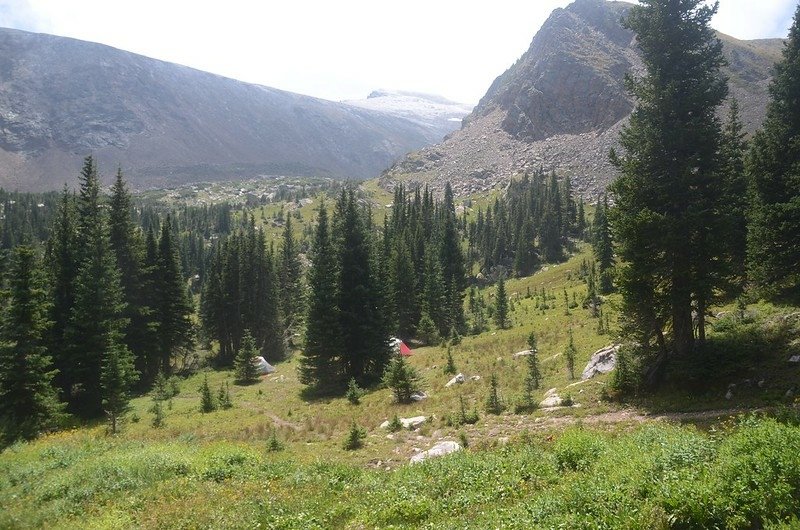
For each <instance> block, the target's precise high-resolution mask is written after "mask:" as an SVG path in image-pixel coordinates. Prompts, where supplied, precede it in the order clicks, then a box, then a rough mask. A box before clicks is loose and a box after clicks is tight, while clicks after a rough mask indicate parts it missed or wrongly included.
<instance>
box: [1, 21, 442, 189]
mask: <svg viewBox="0 0 800 530" xmlns="http://www.w3.org/2000/svg"><path fill="white" fill-rule="evenodd" d="M442 135H443V134H442V133H441V132H440V131H439V130H438V129H437V128H436V127H432V126H430V125H429V124H426V123H424V121H420V120H416V121H415V120H412V119H409V117H408V116H400V115H397V114H391V113H387V112H379V111H376V110H374V109H369V108H359V107H356V106H352V105H346V104H343V103H334V102H331V101H325V100H321V99H316V98H311V97H307V96H301V95H299V94H293V93H290V92H284V91H281V90H276V89H272V88H268V87H264V86H258V85H253V84H247V83H242V82H238V81H235V80H232V79H227V78H224V77H220V76H216V75H212V74H208V73H205V72H200V71H197V70H194V69H191V68H186V67H183V66H179V65H176V64H171V63H165V62H162V61H157V60H153V59H149V58H147V57H142V56H140V55H135V54H132V53H128V52H124V51H120V50H117V49H114V48H110V47H107V46H102V45H98V44H93V43H88V42H82V41H77V40H73V39H67V38H62V37H55V36H51V35H40V34H33V33H27V32H22V31H16V30H9V29H0V186H4V187H6V188H12V189H21V190H42V189H55V188H58V187H60V186H61V185H62V183H63V182H65V181H69V182H73V181H74V179H75V176H76V175H77V173H78V171H79V170H80V166H81V163H82V162H81V160H82V157H83V156H85V155H86V154H89V153H93V154H94V155H95V156H96V157H97V158H98V159H99V161H100V167H101V171H103V172H104V173H105V174H106V176H110V175H112V174H113V173H114V172H115V169H116V166H117V165H121V166H122V168H123V170H124V171H125V172H126V175H127V176H128V177H129V178H130V179H131V181H132V182H133V184H134V185H136V186H140V187H141V186H148V185H160V186H163V185H171V184H177V183H181V182H186V181H191V180H217V179H226V178H240V177H252V176H255V175H258V174H283V175H320V176H335V177H350V178H368V177H373V176H376V175H378V174H379V173H380V171H382V170H383V169H385V168H386V167H387V166H388V165H389V164H391V163H392V162H393V161H394V160H396V159H397V158H398V157H399V156H401V155H404V154H405V153H407V152H409V151H411V150H412V149H418V148H420V147H422V146H424V145H427V144H430V143H433V142H436V141H439V140H441V138H442Z"/></svg>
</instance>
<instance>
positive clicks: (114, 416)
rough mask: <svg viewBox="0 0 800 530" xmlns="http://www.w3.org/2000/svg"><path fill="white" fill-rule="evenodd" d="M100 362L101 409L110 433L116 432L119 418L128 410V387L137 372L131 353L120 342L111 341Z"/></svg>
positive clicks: (134, 380)
mask: <svg viewBox="0 0 800 530" xmlns="http://www.w3.org/2000/svg"><path fill="white" fill-rule="evenodd" d="M101 362H102V366H101V371H100V390H101V395H102V397H103V402H102V404H103V411H104V412H105V413H106V417H107V418H108V421H109V427H110V430H111V434H116V432H117V428H118V424H119V420H120V419H121V418H122V417H123V416H124V415H125V413H126V412H128V410H130V399H131V396H130V388H131V386H133V384H134V383H135V382H136V379H137V377H138V374H137V372H136V368H135V367H134V365H133V355H131V352H130V350H128V347H127V346H125V345H124V344H122V343H121V342H116V341H113V342H111V343H110V344H109V346H108V350H106V352H105V355H104V356H103V358H102V361H101Z"/></svg>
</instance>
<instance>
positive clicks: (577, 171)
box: [382, 0, 781, 197]
mask: <svg viewBox="0 0 800 530" xmlns="http://www.w3.org/2000/svg"><path fill="white" fill-rule="evenodd" d="M630 7H631V4H628V3H625V2H609V1H603V0H577V1H575V2H574V3H573V4H571V5H570V6H568V7H567V8H566V9H556V10H555V11H554V12H553V13H552V14H551V16H550V17H549V18H548V20H547V21H546V22H545V24H544V25H543V26H542V28H541V29H540V30H539V32H538V33H537V34H536V36H535V37H534V38H533V41H532V42H531V45H530V47H529V49H528V50H527V51H526V52H525V54H524V55H523V56H522V57H521V58H520V59H519V60H518V61H517V62H516V63H515V64H514V65H513V66H511V68H509V69H508V70H507V71H506V72H504V73H503V74H502V75H500V76H499V77H498V78H497V79H496V80H495V81H494V83H492V86H491V87H490V88H489V90H488V91H487V93H486V95H485V96H484V97H483V99H481V101H480V102H479V104H478V106H477V107H475V109H474V110H473V112H472V113H471V114H470V115H469V116H467V117H466V118H465V119H464V123H463V126H462V128H461V129H460V130H459V131H457V132H455V133H453V134H452V135H450V136H449V137H448V138H446V139H445V141H444V142H442V143H440V144H438V145H435V146H430V147H427V148H424V149H422V150H420V151H418V152H415V153H412V154H410V155H408V156H407V157H406V158H404V159H403V160H401V161H399V162H398V163H396V164H395V165H394V166H393V167H392V168H391V169H390V170H388V171H387V172H385V173H384V175H383V177H382V179H383V181H384V183H385V184H386V185H391V184H392V183H393V182H394V181H396V180H419V181H427V182H431V183H432V184H433V186H434V187H435V188H439V187H443V185H444V182H445V181H447V180H449V181H451V182H452V183H453V186H454V189H455V190H456V192H458V193H470V192H475V191H480V190H485V189H489V188H492V187H496V186H498V185H502V184H503V183H505V182H507V181H508V179H509V178H510V177H511V176H513V175H514V174H516V173H520V172H523V171H526V170H530V169H538V168H540V167H541V168H544V169H546V170H556V171H558V172H559V173H560V174H568V175H570V176H571V177H572V181H573V184H575V185H576V187H577V189H578V191H579V192H580V193H582V194H583V195H586V196H587V197H588V196H593V195H595V194H597V193H599V192H600V191H601V190H602V189H603V188H604V187H605V186H606V185H607V183H608V182H609V181H610V180H611V179H612V178H613V175H614V173H613V168H611V166H610V164H609V163H608V152H609V150H610V148H611V147H613V146H615V145H616V142H617V138H618V136H619V131H620V129H621V127H622V125H623V124H624V123H625V120H626V119H627V117H628V116H629V115H630V112H631V111H632V110H633V106H634V101H633V100H632V99H631V98H630V96H629V95H628V94H627V92H626V90H625V86H624V78H625V74H626V73H628V72H631V73H633V75H636V74H638V73H641V71H642V65H641V60H640V59H639V56H638V53H637V50H636V43H635V39H634V35H633V34H632V33H631V32H630V31H628V30H626V29H624V28H623V27H622V25H621V22H620V21H621V19H622V17H624V16H625V13H626V12H627V10H628V9H630ZM720 38H721V39H722V41H723V44H724V51H725V55H726V57H727V58H728V62H729V67H728V68H727V72H726V73H727V74H728V76H729V78H730V87H731V94H732V95H734V96H735V97H736V98H737V99H738V100H739V103H740V107H741V108H742V117H743V119H744V121H745V123H746V125H747V127H748V129H750V130H754V129H755V128H756V127H757V126H758V125H759V124H760V123H761V121H762V120H763V118H764V113H765V108H766V103H767V99H768V96H767V86H768V84H769V79H770V73H771V67H772V65H773V64H774V62H775V61H776V60H777V59H778V58H779V55H780V49H781V41H780V40H778V39H775V40H760V41H739V40H736V39H733V38H731V37H728V36H725V35H720Z"/></svg>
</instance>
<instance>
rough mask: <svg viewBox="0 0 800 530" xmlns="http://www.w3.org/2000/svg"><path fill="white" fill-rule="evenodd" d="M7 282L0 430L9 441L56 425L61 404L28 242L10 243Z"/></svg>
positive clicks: (43, 294)
mask: <svg viewBox="0 0 800 530" xmlns="http://www.w3.org/2000/svg"><path fill="white" fill-rule="evenodd" d="M7 287H8V291H9V293H8V294H9V296H8V301H7V302H6V305H5V307H4V308H3V313H2V321H1V322H0V434H3V436H4V438H5V440H2V441H4V442H11V441H13V440H15V439H17V438H26V439H30V438H33V437H35V436H36V435H37V434H39V433H40V432H41V431H43V430H46V429H49V428H52V427H54V426H56V425H57V424H58V422H59V420H60V418H61V415H62V410H63V408H64V406H63V405H62V404H61V403H60V402H59V400H58V395H57V393H56V390H55V388H54V387H53V378H54V376H55V373H56V371H55V370H54V369H53V363H52V360H51V358H50V355H49V354H48V352H47V348H46V344H47V339H48V332H49V330H50V326H51V324H52V321H50V320H49V319H48V313H49V309H50V301H49V297H48V292H47V289H46V285H45V278H44V274H43V272H42V269H41V265H40V264H39V262H38V260H37V259H36V253H35V251H34V250H33V248H31V247H29V246H18V247H16V248H15V249H14V251H13V254H12V256H11V264H10V267H9V270H8V274H7Z"/></svg>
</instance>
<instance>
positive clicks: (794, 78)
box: [747, 7, 800, 303]
mask: <svg viewBox="0 0 800 530" xmlns="http://www.w3.org/2000/svg"><path fill="white" fill-rule="evenodd" d="M798 139H800V7H798V10H797V11H796V12H795V16H794V22H793V24H792V27H791V29H790V30H789V38H788V40H787V42H786V45H785V46H784V48H783V58H782V59H781V61H780V62H779V63H778V64H777V65H776V67H775V75H774V76H773V79H772V84H771V85H770V103H769V106H768V108H767V117H766V119H765V120H764V124H763V127H762V129H761V130H760V131H758V132H757V133H756V134H755V136H754V137H753V140H752V146H751V149H750V152H749V155H748V157H747V173H748V175H749V178H750V179H751V181H752V186H753V205H752V209H751V223H750V226H749V232H748V234H747V244H748V247H747V251H748V269H749V273H750V277H751V279H752V280H754V281H755V282H756V284H757V286H758V287H759V288H760V290H761V292H762V293H764V294H765V295H767V296H769V297H772V298H778V299H783V300H787V301H790V302H793V303H798V302H800V265H798V264H800V245H798V244H797V236H798V234H800V178H798V170H797V164H798V161H800V155H798V150H797V144H798Z"/></svg>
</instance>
